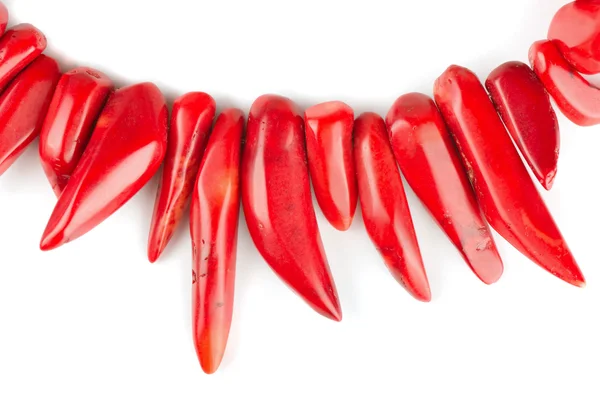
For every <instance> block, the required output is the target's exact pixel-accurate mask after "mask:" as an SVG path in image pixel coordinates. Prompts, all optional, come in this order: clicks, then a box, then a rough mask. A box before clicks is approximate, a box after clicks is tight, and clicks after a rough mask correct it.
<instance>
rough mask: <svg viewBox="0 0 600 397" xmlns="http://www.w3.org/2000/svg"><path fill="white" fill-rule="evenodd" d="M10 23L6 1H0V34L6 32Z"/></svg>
mask: <svg viewBox="0 0 600 397" xmlns="http://www.w3.org/2000/svg"><path fill="white" fill-rule="evenodd" d="M7 24H8V9H7V8H6V6H5V5H4V3H2V2H0V36H1V35H2V34H4V31H5V30H6V25H7Z"/></svg>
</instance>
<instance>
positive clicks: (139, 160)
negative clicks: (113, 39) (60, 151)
mask: <svg viewBox="0 0 600 397" xmlns="http://www.w3.org/2000/svg"><path fill="white" fill-rule="evenodd" d="M167 118H168V110H167V106H166V103H165V98H164V97H163V95H162V93H161V92H160V90H159V89H158V88H157V87H156V86H155V85H154V84H151V83H142V84H136V85H133V86H129V87H125V88H121V89H118V90H117V91H115V92H114V93H113V94H111V96H110V97H109V99H108V102H107V103H106V106H105V107H104V109H103V111H102V113H101V115H100V118H99V119H98V122H97V123H96V128H95V129H94V132H93V133H92V137H91V139H90V141H89V143H88V146H87V148H86V150H85V152H84V153H83V156H82V157H81V160H80V161H79V164H78V165H77V168H76V169H75V172H74V173H73V175H72V176H71V179H70V180H69V183H68V184H67V186H66V187H65V189H64V191H63V193H62V194H61V195H60V197H59V198H58V202H57V203H56V206H55V207H54V211H53V212H52V215H51V217H50V220H49V222H48V225H47V226H46V230H45V231H44V235H43V237H42V241H41V243H40V248H41V249H42V250H51V249H54V248H57V247H59V246H61V245H63V244H65V243H67V242H70V241H73V240H75V239H76V238H78V237H80V236H82V235H84V234H86V233H87V232H89V231H90V230H92V229H93V228H94V227H96V226H97V225H98V224H100V223H102V222H103V221H104V220H105V219H106V218H108V217H109V216H110V215H112V214H113V213H114V212H115V211H117V210H118V209H119V208H121V206H123V205H124V204H125V203H126V202H127V201H129V200H130V199H131V198H132V197H133V196H134V195H135V194H136V193H137V192H138V191H139V190H140V189H141V188H142V187H143V186H144V185H145V184H146V183H147V182H148V181H149V180H150V179H151V178H152V176H153V175H154V174H155V173H156V171H157V170H158V168H159V167H160V164H161V163H162V161H163V158H164V156H165V152H166V149H167Z"/></svg>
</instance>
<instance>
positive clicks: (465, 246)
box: [386, 93, 504, 284]
mask: <svg viewBox="0 0 600 397" xmlns="http://www.w3.org/2000/svg"><path fill="white" fill-rule="evenodd" d="M386 123H387V126H388V131H389V134H390V142H391V144H392V149H393V151H394V154H395V156H396V160H397V162H398V165H399V166H400V169H401V171H402V174H403V175H404V177H405V179H406V181H407V182H408V184H409V185H410V187H411V188H412V189H413V191H414V192H415V194H416V195H417V196H418V197H419V199H420V200H421V202H423V204H424V205H425V207H426V208H427V209H428V210H429V212H430V213H431V215H432V216H433V217H434V219H435V220H436V221H437V222H438V224H439V225H440V226H441V227H442V229H444V231H445V232H446V234H447V235H448V237H449V238H450V239H451V240H452V243H453V244H454V245H455V246H456V248H458V250H459V251H460V253H461V254H462V255H463V257H464V258H465V261H466V262H467V263H468V265H469V267H471V269H472V270H473V272H474V273H475V274H476V275H477V277H479V278H480V279H481V280H482V281H483V282H484V283H486V284H492V283H494V282H496V281H498V279H499V278H500V276H501V275H502V272H503V269H504V267H503V265H502V260H501V259H500V256H499V254H498V251H497V249H496V244H495V243H494V239H493V236H492V233H491V231H490V229H489V227H488V224H487V222H486V221H485V220H484V219H483V215H482V212H481V209H480V208H479V204H478V203H477V199H476V197H475V193H474V192H473V189H472V187H471V184H470V183H469V179H468V178H467V175H466V172H465V169H464V167H463V165H462V163H461V160H460V158H459V156H458V153H457V151H456V149H455V147H454V143H453V142H452V138H451V137H450V134H449V132H448V130H447V128H446V125H445V123H444V120H443V119H442V116H441V115H440V113H439V111H438V109H437V107H436V106H435V103H434V102H433V100H432V99H431V98H429V97H428V96H426V95H423V94H418V93H412V94H406V95H403V96H401V97H400V98H398V99H397V100H396V102H395V103H394V105H393V106H392V108H391V109H390V111H389V112H388V115H387V118H386Z"/></svg>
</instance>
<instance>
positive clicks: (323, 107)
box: [304, 102, 358, 231]
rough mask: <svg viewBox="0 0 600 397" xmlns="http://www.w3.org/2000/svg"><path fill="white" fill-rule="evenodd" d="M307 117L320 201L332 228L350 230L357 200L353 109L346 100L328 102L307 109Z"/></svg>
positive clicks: (309, 149)
mask: <svg viewBox="0 0 600 397" xmlns="http://www.w3.org/2000/svg"><path fill="white" fill-rule="evenodd" d="M304 120H305V123H306V146H307V152H308V166H309V170H310V177H311V180H312V184H313V189H314V191H315V196H316V198H317V202H318V203H319V206H320V207H321V210H322V211H323V214H324V215H325V218H327V220H328V221H329V223H331V224H332V225H333V227H335V228H336V229H338V230H341V231H345V230H348V228H350V225H351V224H352V219H353V218H354V213H355V211H356V203H357V200H358V192H357V186H356V171H355V169H354V153H353V148H352V132H353V126H354V111H353V110H352V108H350V107H349V106H348V105H346V104H345V103H343V102H326V103H321V104H319V105H316V106H312V107H310V108H308V109H307V110H306V111H305V112H304Z"/></svg>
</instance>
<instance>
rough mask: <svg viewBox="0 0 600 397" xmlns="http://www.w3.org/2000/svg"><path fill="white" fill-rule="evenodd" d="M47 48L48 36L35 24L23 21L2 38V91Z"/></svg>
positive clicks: (0, 60)
mask: <svg viewBox="0 0 600 397" xmlns="http://www.w3.org/2000/svg"><path fill="white" fill-rule="evenodd" d="M45 49H46V36H44V34H43V33H42V32H40V31H39V30H37V29H36V28H35V27H34V26H33V25H30V24H28V23H22V24H20V25H16V26H13V27H12V28H11V29H9V30H7V31H6V32H5V33H4V34H3V35H2V37H1V38H0V91H2V90H3V89H4V88H5V87H6V86H7V85H8V83H9V82H10V81H11V80H12V79H13V78H14V77H15V76H16V75H17V74H18V73H19V72H20V71H21V70H23V69H25V67H26V66H27V65H29V64H30V63H31V62H32V61H33V60H34V59H35V58H37V57H38V56H39V55H40V54H41V53H42V52H43V51H44V50H45Z"/></svg>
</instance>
